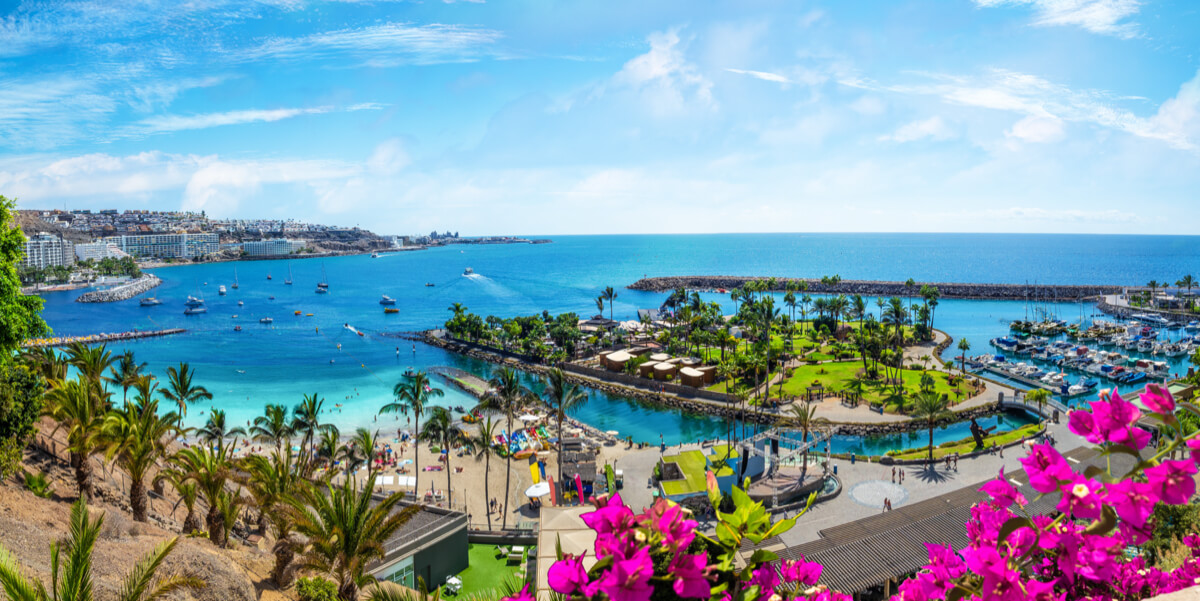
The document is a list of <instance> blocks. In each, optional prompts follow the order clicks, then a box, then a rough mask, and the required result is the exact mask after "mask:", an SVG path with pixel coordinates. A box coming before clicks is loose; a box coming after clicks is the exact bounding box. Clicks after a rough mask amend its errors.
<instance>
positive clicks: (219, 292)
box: [217, 284, 225, 296]
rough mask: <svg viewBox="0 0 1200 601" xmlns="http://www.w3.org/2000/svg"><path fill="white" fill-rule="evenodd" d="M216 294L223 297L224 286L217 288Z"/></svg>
mask: <svg viewBox="0 0 1200 601" xmlns="http://www.w3.org/2000/svg"><path fill="white" fill-rule="evenodd" d="M217 294H220V295H221V296H225V284H221V286H220V287H219V288H217Z"/></svg>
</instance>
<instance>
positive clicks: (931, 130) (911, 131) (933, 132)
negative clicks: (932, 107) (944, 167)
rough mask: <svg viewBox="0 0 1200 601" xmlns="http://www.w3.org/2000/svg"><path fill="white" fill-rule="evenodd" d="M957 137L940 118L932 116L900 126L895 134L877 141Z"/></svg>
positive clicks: (909, 140) (881, 137) (911, 140)
mask: <svg viewBox="0 0 1200 601" xmlns="http://www.w3.org/2000/svg"><path fill="white" fill-rule="evenodd" d="M957 136H958V134H957V133H955V131H954V129H952V128H951V127H950V126H949V125H947V124H946V122H945V121H943V120H942V118H941V117H939V116H937V115H934V116H933V117H930V118H928V119H922V120H920V121H913V122H911V123H906V124H904V125H901V126H900V127H899V128H897V129H896V131H895V132H893V133H891V134H888V135H885V136H880V137H879V140H880V141H884V142H887V141H890V142H901V143H903V142H914V141H916V140H924V139H926V138H928V139H930V140H939V141H940V140H949V139H952V138H955V137H957Z"/></svg>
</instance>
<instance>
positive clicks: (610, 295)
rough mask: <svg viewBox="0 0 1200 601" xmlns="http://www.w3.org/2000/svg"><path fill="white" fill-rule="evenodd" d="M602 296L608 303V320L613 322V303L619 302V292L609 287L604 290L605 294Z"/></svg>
mask: <svg viewBox="0 0 1200 601" xmlns="http://www.w3.org/2000/svg"><path fill="white" fill-rule="evenodd" d="M600 296H601V298H603V299H604V300H605V301H608V320H609V321H612V318H613V301H615V300H617V292H616V291H615V290H613V287H612V286H608V287H606V288H605V289H604V293H603V294H601V295H600Z"/></svg>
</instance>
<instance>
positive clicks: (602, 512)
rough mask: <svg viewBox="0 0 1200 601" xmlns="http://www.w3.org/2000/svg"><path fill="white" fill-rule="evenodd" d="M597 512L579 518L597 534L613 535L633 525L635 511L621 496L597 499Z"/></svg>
mask: <svg viewBox="0 0 1200 601" xmlns="http://www.w3.org/2000/svg"><path fill="white" fill-rule="evenodd" d="M595 502H596V504H597V508H596V511H591V512H588V513H585V514H583V515H581V516H579V517H580V518H581V519H582V520H583V523H585V524H587V525H588V528H591V529H592V530H595V531H596V534H599V535H603V534H612V533H614V532H621V531H624V530H626V529H628V528H630V527H631V526H632V525H633V510H631V509H629V508H628V507H626V506H625V503H624V502H622V501H621V495H619V494H616V495H613V496H612V497H611V498H608V499H603V498H602V499H596V500H595Z"/></svg>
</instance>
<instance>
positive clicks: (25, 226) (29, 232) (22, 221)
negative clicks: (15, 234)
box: [16, 211, 92, 244]
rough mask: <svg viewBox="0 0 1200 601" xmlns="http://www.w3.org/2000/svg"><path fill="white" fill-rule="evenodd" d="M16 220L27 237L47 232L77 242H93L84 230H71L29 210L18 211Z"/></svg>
mask: <svg viewBox="0 0 1200 601" xmlns="http://www.w3.org/2000/svg"><path fill="white" fill-rule="evenodd" d="M16 221H17V227H18V228H21V231H22V232H24V233H25V237H27V238H28V237H31V236H33V235H34V234H37V233H41V232H46V233H50V234H57V235H59V236H62V237H63V238H66V239H67V240H70V241H71V242H73V243H75V244H82V243H85V242H91V240H92V237H91V236H89V235H87V234H86V233H84V232H79V231H75V230H69V229H67V228H65V227H62V226H59V225H57V224H54V223H48V222H46V221H42V219H41V217H38V216H37V215H35V214H33V213H31V212H29V211H17V219H16Z"/></svg>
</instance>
